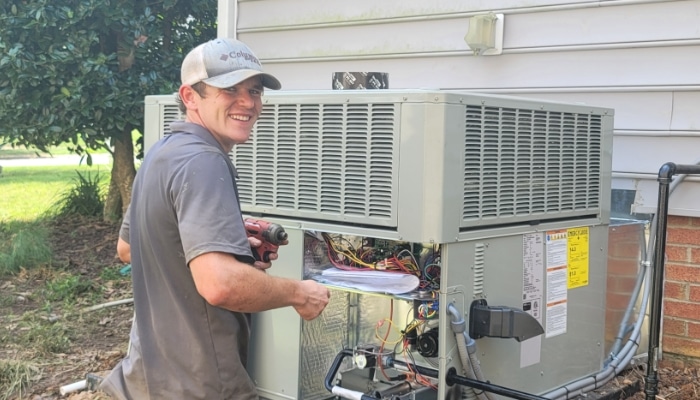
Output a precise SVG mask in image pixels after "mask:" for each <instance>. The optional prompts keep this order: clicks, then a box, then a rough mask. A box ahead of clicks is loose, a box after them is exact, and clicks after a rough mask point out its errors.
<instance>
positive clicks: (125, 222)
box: [119, 204, 131, 243]
mask: <svg viewBox="0 0 700 400" xmlns="http://www.w3.org/2000/svg"><path fill="white" fill-rule="evenodd" d="M130 215H131V204H130V205H129V206H128V207H126V212H125V213H124V218H123V219H122V226H121V228H119V237H120V238H121V239H122V240H124V241H125V242H127V243H130V242H129V217H130Z"/></svg>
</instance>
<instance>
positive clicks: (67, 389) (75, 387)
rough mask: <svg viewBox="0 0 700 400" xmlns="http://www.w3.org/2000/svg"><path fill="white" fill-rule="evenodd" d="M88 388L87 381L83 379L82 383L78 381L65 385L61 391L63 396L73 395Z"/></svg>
mask: <svg viewBox="0 0 700 400" xmlns="http://www.w3.org/2000/svg"><path fill="white" fill-rule="evenodd" d="M86 387H87V380H86V379H83V380H82V381H78V382H74V383H70V384H68V385H65V386H61V388H60V389H59V391H60V392H61V395H66V394H68V393H73V392H77V391H79V390H83V389H85V388H86Z"/></svg>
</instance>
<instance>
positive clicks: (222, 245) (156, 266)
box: [101, 122, 258, 400]
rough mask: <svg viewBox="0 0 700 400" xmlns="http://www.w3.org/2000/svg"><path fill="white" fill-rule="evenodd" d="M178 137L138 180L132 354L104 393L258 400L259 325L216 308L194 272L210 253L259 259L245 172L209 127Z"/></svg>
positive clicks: (132, 237) (152, 154) (132, 220)
mask: <svg viewBox="0 0 700 400" xmlns="http://www.w3.org/2000/svg"><path fill="white" fill-rule="evenodd" d="M171 129H172V131H173V132H174V133H173V134H171V135H168V136H167V137H165V138H163V139H162V140H160V141H159V142H158V143H156V144H155V145H154V146H153V148H152V149H151V150H150V151H149V152H148V154H147V155H146V158H145V159H144V162H143V164H142V165H141V167H140V168H139V171H138V173H137V175H136V179H135V181H134V187H133V193H132V198H131V204H130V205H129V210H128V212H127V216H126V217H125V223H124V225H123V229H122V231H121V234H120V236H122V238H123V239H124V240H126V241H127V242H128V243H129V244H130V246H131V265H132V270H131V271H132V272H131V273H132V280H133V290H134V309H135V319H134V323H133V325H132V329H131V335H130V339H131V348H130V351H129V354H128V355H127V356H126V357H125V358H124V359H123V360H122V361H121V362H120V363H119V364H118V365H117V366H116V367H115V369H114V370H113V371H112V372H111V373H110V375H109V376H108V377H107V378H106V379H105V380H104V381H103V383H102V386H101V388H102V389H103V390H104V391H105V392H107V393H108V394H110V395H112V396H114V397H115V398H117V399H139V400H140V399H207V400H210V399H258V396H257V392H256V390H255V385H254V384H253V382H252V381H251V379H250V377H249V375H248V373H247V372H246V370H245V365H246V358H247V356H248V341H249V337H250V316H249V315H247V314H242V313H235V312H231V311H228V310H224V309H222V308H218V307H213V306H212V305H210V304H209V303H207V301H206V300H204V298H202V296H200V295H199V293H198V292H197V289H196V288H195V285H194V281H193V279H192V275H191V273H190V269H189V267H188V265H189V262H190V261H191V260H192V259H193V258H195V257H197V256H198V255H201V254H204V253H208V252H225V253H230V254H233V255H236V256H237V257H238V258H246V259H251V257H252V253H251V251H250V246H249V244H248V240H247V237H246V233H245V229H244V227H243V222H242V216H241V211H240V205H239V202H238V198H237V190H236V186H235V185H236V183H235V179H234V177H233V175H234V174H235V169H234V168H233V165H232V164H231V161H230V160H229V158H228V156H227V154H226V153H224V151H223V150H222V149H221V147H220V146H219V145H218V143H217V142H216V140H215V139H214V138H213V137H212V136H211V134H210V133H209V132H208V131H207V130H205V129H204V128H203V127H201V126H200V125H196V124H192V123H185V122H176V123H173V124H172V125H171ZM251 268H252V267H251Z"/></svg>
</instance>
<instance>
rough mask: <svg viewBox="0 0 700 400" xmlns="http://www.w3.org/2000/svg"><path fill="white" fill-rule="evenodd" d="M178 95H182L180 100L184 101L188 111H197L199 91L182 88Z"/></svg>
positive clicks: (184, 86) (187, 86) (183, 86)
mask: <svg viewBox="0 0 700 400" xmlns="http://www.w3.org/2000/svg"><path fill="white" fill-rule="evenodd" d="M178 94H179V95H180V100H181V101H182V104H184V105H185V107H186V108H187V109H188V110H196V109H197V104H198V103H197V100H198V99H199V98H200V96H199V93H197V91H196V90H194V89H193V88H192V86H190V85H182V86H180V90H179V91H178Z"/></svg>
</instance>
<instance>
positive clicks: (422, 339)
mask: <svg viewBox="0 0 700 400" xmlns="http://www.w3.org/2000/svg"><path fill="white" fill-rule="evenodd" d="M416 343H417V347H418V354H420V355H422V356H423V357H429V358H432V357H436V356H437V355H438V330H437V328H433V329H430V330H429V331H426V332H424V333H422V334H421V335H419V336H418V340H417V342H416Z"/></svg>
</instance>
